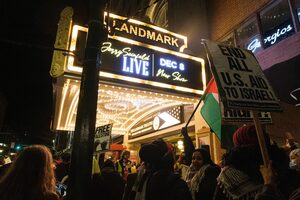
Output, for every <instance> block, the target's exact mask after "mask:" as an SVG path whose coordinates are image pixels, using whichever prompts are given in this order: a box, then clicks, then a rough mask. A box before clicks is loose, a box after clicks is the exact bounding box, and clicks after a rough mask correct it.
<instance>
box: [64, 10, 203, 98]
mask: <svg viewBox="0 0 300 200" xmlns="http://www.w3.org/2000/svg"><path fill="white" fill-rule="evenodd" d="M105 16H106V17H107V14H105ZM109 17H111V18H112V20H109V22H110V26H109V27H110V30H111V32H110V35H109V38H108V41H106V42H104V43H103V44H102V45H101V47H100V51H101V52H102V59H101V61H102V62H101V67H100V80H109V81H110V82H118V83H120V82H121V83H124V82H125V83H127V84H128V82H132V83H133V84H134V83H137V84H144V85H147V86H149V87H154V88H156V89H170V90H175V91H178V92H184V93H191V94H203V88H204V87H205V83H206V77H205V66H204V60H203V59H202V58H198V57H194V56H190V55H187V54H184V53H182V52H181V51H183V49H184V48H186V47H187V45H186V43H187V39H186V37H184V36H181V35H179V34H176V33H172V32H169V31H167V30H165V29H162V28H159V27H156V26H153V25H149V24H145V23H143V22H139V21H136V20H132V19H129V20H127V19H125V18H123V17H120V16H117V15H113V14H110V15H109ZM113 28H114V31H112V29H113ZM87 31H88V30H87V28H85V27H82V26H77V25H75V26H74V27H73V31H72V39H71V46H70V50H71V51H76V50H78V49H83V48H84V47H80V44H82V45H84V44H85V41H83V42H82V41H79V39H78V34H83V33H84V34H85V33H86V32H87ZM83 38H85V37H83ZM67 71H69V72H73V73H74V72H75V73H81V71H82V67H81V66H80V63H78V62H76V59H74V56H68V65H67Z"/></svg>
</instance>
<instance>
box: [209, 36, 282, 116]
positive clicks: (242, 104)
mask: <svg viewBox="0 0 300 200" xmlns="http://www.w3.org/2000/svg"><path fill="white" fill-rule="evenodd" d="M204 43H205V47H206V51H207V52H208V54H209V61H210V66H211V70H212V73H213V75H214V78H215V80H216V83H217V86H218V91H219V95H220V98H221V101H222V102H223V104H224V107H225V108H226V109H238V110H259V111H279V110H280V106H279V100H278V99H277V97H276V95H275V93H274V91H273V89H272V87H271V85H270V84H269V82H268V80H267V79H266V77H265V76H264V74H263V72H262V70H261V68H260V66H259V64H258V62H257V60H256V58H255V57H254V55H253V54H252V53H251V52H250V51H248V50H245V49H240V48H235V47H229V46H224V45H222V44H216V43H213V42H211V41H208V40H204Z"/></svg>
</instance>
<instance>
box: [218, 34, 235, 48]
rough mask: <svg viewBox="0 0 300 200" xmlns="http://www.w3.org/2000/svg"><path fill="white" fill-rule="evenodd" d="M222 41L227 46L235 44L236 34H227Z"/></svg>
mask: <svg viewBox="0 0 300 200" xmlns="http://www.w3.org/2000/svg"><path fill="white" fill-rule="evenodd" d="M221 43H222V44H224V45H227V46H232V47H234V46H235V39H234V34H233V33H230V34H229V35H227V36H225V37H224V38H223V39H222V40H221Z"/></svg>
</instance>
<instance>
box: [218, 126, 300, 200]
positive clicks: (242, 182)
mask: <svg viewBox="0 0 300 200" xmlns="http://www.w3.org/2000/svg"><path fill="white" fill-rule="evenodd" d="M263 134H264V138H265V141H266V147H267V150H268V154H269V157H270V159H271V160H272V166H273V169H274V171H275V173H276V174H277V181H276V184H277V188H278V189H279V191H280V193H281V194H282V195H283V197H284V198H286V199H287V198H288V197H289V196H290V195H291V193H292V192H293V191H294V190H295V189H296V188H298V187H300V181H299V180H300V177H299V174H297V173H296V171H295V170H294V171H293V170H290V169H289V160H288V156H287V155H286V153H285V151H284V150H283V149H280V148H279V147H278V146H277V145H276V144H271V141H270V138H269V136H268V134H267V133H266V132H265V131H264V133H263ZM233 143H234V148H233V149H232V150H231V152H230V153H229V155H228V158H227V160H226V165H227V166H226V167H225V168H224V169H223V170H222V172H221V174H220V176H219V177H218V186H217V189H216V192H215V199H218V200H223V199H235V198H237V199H239V198H244V199H254V198H255V195H256V194H258V193H259V192H260V191H261V189H263V183H264V180H263V177H262V175H261V173H260V166H261V165H263V161H262V156H261V152H260V148H259V145H258V139H257V134H256V129H255V126H254V125H247V126H242V127H240V128H238V129H237V130H236V131H235V133H234V134H233Z"/></svg>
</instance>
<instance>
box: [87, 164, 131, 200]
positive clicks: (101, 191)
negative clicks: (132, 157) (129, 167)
mask: <svg viewBox="0 0 300 200" xmlns="http://www.w3.org/2000/svg"><path fill="white" fill-rule="evenodd" d="M124 187H125V181H124V180H123V178H122V177H121V176H120V175H119V173H118V172H117V171H116V170H115V166H114V163H113V161H112V160H110V159H107V160H106V161H105V162H104V163H103V165H102V170H101V174H94V175H93V178H92V188H91V194H92V198H91V199H101V200H121V199H122V196H123V192H124Z"/></svg>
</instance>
